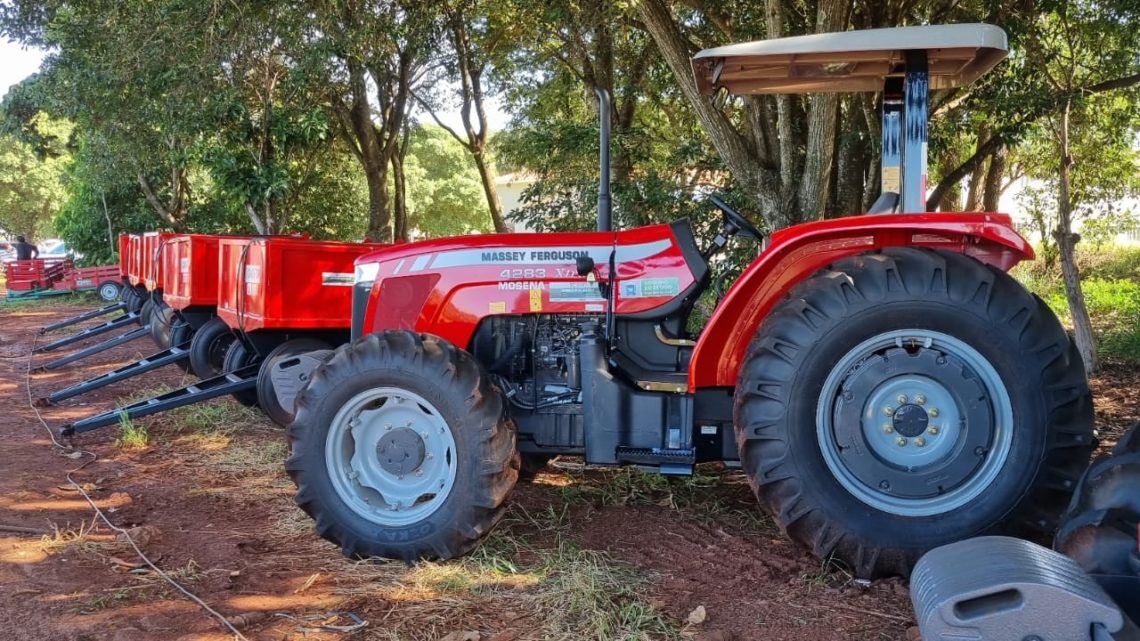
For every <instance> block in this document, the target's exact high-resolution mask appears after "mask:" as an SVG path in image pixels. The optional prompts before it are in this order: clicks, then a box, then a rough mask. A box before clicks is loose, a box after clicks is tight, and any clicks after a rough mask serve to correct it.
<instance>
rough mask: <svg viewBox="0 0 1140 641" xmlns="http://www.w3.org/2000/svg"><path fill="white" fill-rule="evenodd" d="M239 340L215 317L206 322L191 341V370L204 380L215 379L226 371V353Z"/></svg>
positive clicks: (227, 326)
mask: <svg viewBox="0 0 1140 641" xmlns="http://www.w3.org/2000/svg"><path fill="white" fill-rule="evenodd" d="M235 340H237V334H234V332H233V330H231V329H230V327H229V325H226V324H225V322H224V321H223V320H222V319H220V318H218V317H216V316H215V317H214V318H211V319H210V320H208V321H206V322H205V323H204V324H203V325H202V326H201V327H199V328H198V331H196V332H194V338H193V339H192V340H191V341H190V369H191V371H193V372H194V374H195V375H196V376H197V377H198V378H200V379H202V380H206V379H207V378H214V377H215V376H217V375H219V374H221V373H222V372H224V371H225V370H224V369H222V367H223V363H224V362H225V360H226V351H227V350H228V349H229V347H230V344H231V343H233V342H234V341H235Z"/></svg>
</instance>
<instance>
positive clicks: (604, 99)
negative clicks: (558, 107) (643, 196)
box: [594, 87, 614, 231]
mask: <svg viewBox="0 0 1140 641" xmlns="http://www.w3.org/2000/svg"><path fill="white" fill-rule="evenodd" d="M594 94H595V95H597V96H598V121H599V122H598V165H599V170H600V176H599V178H598V231H613V228H614V226H613V200H612V199H611V198H610V93H609V92H608V91H606V90H605V89H603V88H601V87H594Z"/></svg>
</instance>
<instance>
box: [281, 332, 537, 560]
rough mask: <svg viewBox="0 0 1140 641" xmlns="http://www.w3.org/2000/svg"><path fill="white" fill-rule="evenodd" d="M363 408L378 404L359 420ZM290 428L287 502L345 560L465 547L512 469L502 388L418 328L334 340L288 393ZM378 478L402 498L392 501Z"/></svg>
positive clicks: (496, 503)
mask: <svg viewBox="0 0 1140 641" xmlns="http://www.w3.org/2000/svg"><path fill="white" fill-rule="evenodd" d="M407 401H410V403H407V404H405V403H406V402H407ZM364 411H370V412H376V413H375V414H373V415H372V416H371V417H370V419H369V420H367V421H366V422H364V423H363V427H361V425H362V424H361V423H360V422H358V419H359V418H360V416H361V413H362V412H364ZM389 421H391V422H390V423H389ZM382 424H383V425H385V426H387V425H395V426H396V429H395V430H388V429H383V430H382V427H381V426H382ZM401 426H404V427H401ZM423 435H427V436H428V437H429V438H423ZM289 438H290V442H291V446H292V454H291V456H290V457H289V460H288V462H287V463H286V470H287V471H288V472H289V475H290V476H291V477H292V479H293V482H294V483H296V485H297V495H296V502H297V505H299V506H300V507H301V509H302V510H304V511H305V512H306V513H307V514H309V516H311V517H312V518H313V519H314V521H315V523H316V529H317V532H318V533H319V534H320V535H321V536H322V537H324V538H325V539H328V540H329V541H332V542H333V543H336V544H337V545H339V546H340V548H341V551H342V552H343V553H344V554H345V555H346V556H349V557H354V558H367V557H382V558H388V559H402V560H404V561H408V562H411V561H415V560H417V559H431V558H434V559H450V558H455V557H458V556H460V555H462V554H465V553H466V552H468V551H470V550H471V549H472V548H473V547H474V546H475V545H476V544H477V543H478V542H479V540H480V539H481V538H482V537H483V536H485V535H486V534H487V533H488V532H489V531H490V530H491V528H493V527H494V525H495V523H497V522H498V520H499V518H500V517H501V516H502V514H503V510H504V508H505V505H506V499H507V496H508V495H509V494H510V491H511V489H512V488H513V487H514V485H515V483H516V481H517V479H518V466H519V462H518V461H519V459H518V452H517V451H516V450H515V425H514V422H513V421H512V420H511V419H510V417H509V416H508V414H507V403H506V400H505V399H504V397H503V394H502V392H501V391H500V390H499V389H498V388H497V387H495V386H494V385H493V384H492V383H491V381H490V378H489V377H488V376H487V374H486V372H485V371H484V370H483V368H482V366H480V365H479V363H478V362H477V361H475V359H474V358H473V357H472V356H471V355H470V354H469V353H467V352H466V351H465V350H463V349H460V348H458V347H456V346H454V345H452V344H451V343H448V342H447V341H445V340H443V339H441V338H437V337H434V336H431V335H427V334H416V333H412V332H406V331H387V332H383V333H379V334H370V335H368V336H364V337H362V338H360V339H358V340H356V341H354V342H352V343H350V344H348V345H343V346H341V347H340V348H338V349H337V350H336V352H335V353H334V354H333V356H332V357H331V358H330V359H329V360H328V362H326V363H325V364H324V365H322V366H321V367H318V368H317V369H316V370H315V371H314V372H313V374H312V377H311V378H310V380H309V383H308V385H306V387H305V389H303V390H302V391H301V394H300V395H299V396H298V399H297V416H296V419H295V420H294V421H293V423H292V425H290V427H289ZM386 439H390V440H386ZM357 440H359V441H361V442H363V443H365V445H364V447H363V448H362V449H360V450H356V449H355V443H356V442H357ZM373 442H375V450H373V449H372V445H373ZM396 443H399V445H394V444H396ZM383 448H387V449H383ZM350 450H351V451H352V454H351V455H350ZM393 450H395V451H396V452H397V454H402V453H406V454H408V456H409V458H406V459H403V458H400V457H399V456H395V455H393V454H391V452H392V451H393ZM373 451H375V453H372V452H373ZM359 452H368V454H366V455H365V456H360V457H359V458H358V456H359V454H358V453H359ZM385 452H386V454H385V455H386V456H389V458H387V459H380V454H381V453H385ZM396 459H398V460H396ZM401 466H407V468H406V469H405V468H404V467H401ZM356 470H359V473H357V472H356ZM350 471H351V474H352V476H353V478H355V479H357V480H353V481H349V480H347V479H348V473H349V472H350ZM416 472H423V474H422V479H423V481H422V482H423V483H424V485H417V481H416V479H417V478H420V477H421V475H420V474H416ZM359 479H363V480H359ZM377 486H379V487H380V488H383V489H384V491H385V492H387V495H388V496H389V497H403V498H399V499H391V500H392V501H395V502H397V503H399V502H400V501H402V500H404V499H405V498H406V500H407V501H408V507H406V508H404V509H401V508H399V507H395V508H393V507H392V504H391V503H388V502H386V501H385V499H383V498H382V497H383V494H381V492H380V490H379V489H378V488H377ZM366 499H368V500H366Z"/></svg>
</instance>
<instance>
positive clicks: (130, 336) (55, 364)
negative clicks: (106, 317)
mask: <svg viewBox="0 0 1140 641" xmlns="http://www.w3.org/2000/svg"><path fill="white" fill-rule="evenodd" d="M148 335H150V325H144V326H142V327H136V328H134V329H132V330H131V331H129V332H126V333H123V334H119V335H118V336H116V337H114V338H111V339H108V340H105V341H103V342H102V343H96V344H94V345H92V346H91V347H85V348H83V349H81V350H79V351H78V352H75V353H74V354H68V355H67V356H64V357H63V358H57V359H55V360H54V361H50V362H48V363H45V364H44V365H43V366H42V367H43V369H45V370H53V369H59V368H60V367H63V366H64V365H67V364H69V363H74V362H75V361H78V360H82V359H84V358H87V357H88V356H91V355H92V354H98V353H99V352H105V351H107V350H109V349H111V348H112V347H118V346H119V345H122V344H124V343H129V342H131V341H133V340H135V339H136V338H140V337H143V336H148Z"/></svg>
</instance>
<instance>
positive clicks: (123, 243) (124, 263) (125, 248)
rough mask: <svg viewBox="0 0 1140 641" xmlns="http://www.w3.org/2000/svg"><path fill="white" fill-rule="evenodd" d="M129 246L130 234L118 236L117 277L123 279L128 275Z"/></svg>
mask: <svg viewBox="0 0 1140 641" xmlns="http://www.w3.org/2000/svg"><path fill="white" fill-rule="evenodd" d="M130 244H131V236H130V234H119V275H120V276H121V277H123V278H127V275H128V274H129V273H130V265H129V263H130V260H129V259H130V255H131V249H130Z"/></svg>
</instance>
